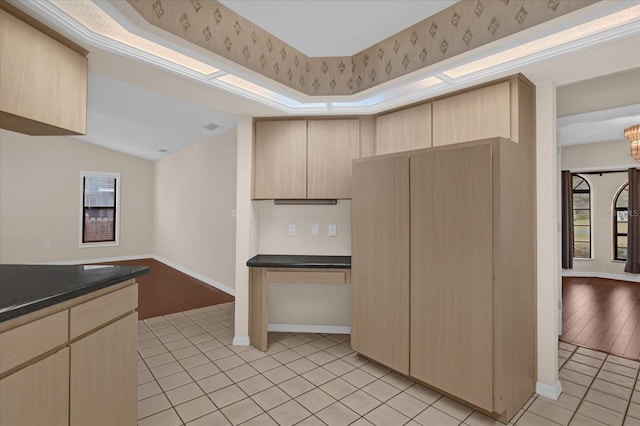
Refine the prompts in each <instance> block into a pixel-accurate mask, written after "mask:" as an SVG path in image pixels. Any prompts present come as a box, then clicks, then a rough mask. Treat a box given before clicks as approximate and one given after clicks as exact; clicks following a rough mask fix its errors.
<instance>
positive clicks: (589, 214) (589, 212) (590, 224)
mask: <svg viewBox="0 0 640 426" xmlns="http://www.w3.org/2000/svg"><path fill="white" fill-rule="evenodd" d="M576 178H579V179H581V180H582V182H584V183H585V184H586V186H587V188H586V189H585V188H580V189H576V188H577V187H578V186H580V184H581V183H582V182H580V183H579V184H578V185H576V184H575V180H576ZM571 188H572V192H573V200H574V201H573V206H572V207H573V218H572V224H573V253H574V255H573V258H574V259H578V260H580V259H582V260H587V259H589V260H590V259H593V220H592V216H593V215H592V212H593V194H592V192H591V182H589V179H587V178H586V177H585V176H582V175H581V174H579V173H574V174H573V175H572V180H571ZM576 194H587V196H588V204H589V207H588V208H584V207H576V198H577V197H576ZM576 211H586V212H587V214H586V216H587V220H588V223H587V224H580V225H576ZM581 228H588V229H589V241H588V243H589V250H588V253H586V254H585V255H578V253H581V252H584V250H578V247H577V246H576V243H578V244H580V243H584V242H585V241H584V240H577V237H579V236H580V235H581V234H580V233H579V232H576V231H577V230H578V229H581Z"/></svg>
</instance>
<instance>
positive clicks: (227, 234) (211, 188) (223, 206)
mask: <svg viewBox="0 0 640 426" xmlns="http://www.w3.org/2000/svg"><path fill="white" fill-rule="evenodd" d="M236 137H237V132H236V130H235V129H233V130H230V131H228V132H226V133H224V134H222V135H219V136H217V137H216V138H214V139H211V140H209V141H205V142H202V143H199V144H196V145H192V146H189V147H188V148H185V149H183V150H181V151H179V152H176V153H175V154H172V155H170V156H167V157H165V158H163V159H161V160H158V161H156V162H155V165H154V176H155V191H154V192H155V196H154V214H155V221H154V227H153V253H154V255H156V256H158V258H159V259H161V260H164V261H167V263H168V264H169V265H171V266H174V267H179V269H182V270H184V271H186V272H189V273H191V274H193V275H194V276H196V277H197V278H199V279H202V280H203V281H206V282H208V283H209V284H213V285H216V286H218V287H220V288H221V289H223V290H226V291H227V292H230V293H233V288H234V287H235V250H236V245H235V244H236V242H235V239H236V238H235V228H236V225H235V218H234V217H232V215H231V211H232V209H235V204H236Z"/></svg>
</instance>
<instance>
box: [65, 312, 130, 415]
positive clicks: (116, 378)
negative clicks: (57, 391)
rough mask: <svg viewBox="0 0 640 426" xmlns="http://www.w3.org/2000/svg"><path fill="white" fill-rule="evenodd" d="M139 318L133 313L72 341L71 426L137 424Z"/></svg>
mask: <svg viewBox="0 0 640 426" xmlns="http://www.w3.org/2000/svg"><path fill="white" fill-rule="evenodd" d="M137 319H138V313H137V312H134V313H132V314H130V315H128V316H126V317H124V318H122V319H120V320H118V321H116V322H114V323H113V324H110V325H108V326H106V327H105V328H102V329H100V330H98V331H96V332H95V333H92V334H90V335H89V336H87V337H85V338H83V339H80V340H78V341H77V342H75V343H72V344H71V380H70V381H71V412H70V425H71V426H85V425H92V426H112V425H122V426H126V425H131V426H133V425H135V424H136V410H137V405H136V404H137V384H136V341H137ZM113 407H118V409H114V408H113Z"/></svg>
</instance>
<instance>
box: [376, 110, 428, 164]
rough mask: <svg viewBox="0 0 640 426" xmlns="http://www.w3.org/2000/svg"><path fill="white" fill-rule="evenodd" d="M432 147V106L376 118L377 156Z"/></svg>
mask: <svg viewBox="0 0 640 426" xmlns="http://www.w3.org/2000/svg"><path fill="white" fill-rule="evenodd" d="M429 147H431V104H423V105H418V106H415V107H411V108H407V109H403V110H400V111H396V112H392V113H389V114H385V115H381V116H378V117H376V144H375V153H376V155H382V154H388V153H391V152H402V151H410V150H414V149H420V148H429Z"/></svg>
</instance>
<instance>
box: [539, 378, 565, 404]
mask: <svg viewBox="0 0 640 426" xmlns="http://www.w3.org/2000/svg"><path fill="white" fill-rule="evenodd" d="M536 393H537V394H538V395H540V396H544V397H545V398H549V399H552V400H554V401H556V400H557V399H558V398H559V397H560V394H561V393H562V384H561V383H560V382H559V381H558V382H556V384H555V386H549V385H547V384H545V383H542V382H538V383H536Z"/></svg>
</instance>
